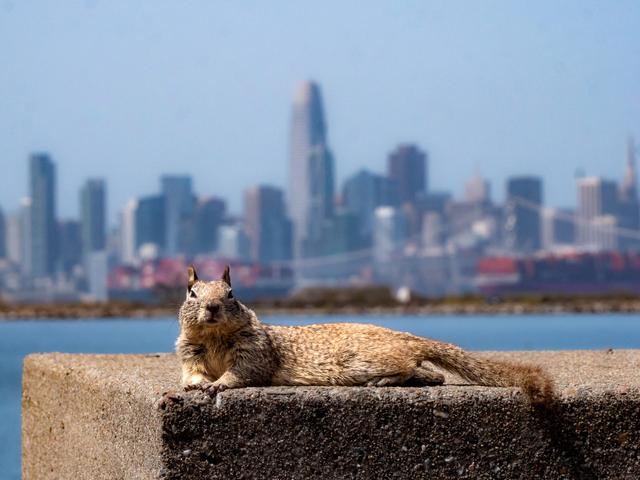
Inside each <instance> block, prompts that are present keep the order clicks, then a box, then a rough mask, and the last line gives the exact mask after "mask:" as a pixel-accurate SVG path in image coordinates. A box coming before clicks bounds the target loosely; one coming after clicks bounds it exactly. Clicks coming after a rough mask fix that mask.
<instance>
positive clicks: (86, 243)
mask: <svg viewBox="0 0 640 480" xmlns="http://www.w3.org/2000/svg"><path fill="white" fill-rule="evenodd" d="M80 222H81V225H82V227H81V228H82V252H83V254H84V256H87V255H89V254H90V253H92V252H99V251H102V250H104V249H105V246H106V238H107V219H106V187H105V182H104V180H103V179H90V180H87V182H86V183H85V184H84V185H83V187H82V188H81V190H80Z"/></svg>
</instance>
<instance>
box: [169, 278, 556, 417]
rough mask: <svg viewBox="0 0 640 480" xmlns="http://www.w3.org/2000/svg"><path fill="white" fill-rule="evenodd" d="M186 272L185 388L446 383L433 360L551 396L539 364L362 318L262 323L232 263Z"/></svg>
mask: <svg viewBox="0 0 640 480" xmlns="http://www.w3.org/2000/svg"><path fill="white" fill-rule="evenodd" d="M188 277H189V279H188V283H187V294H186V299H185V300H184V302H183V303H182V306H181V307H180V312H179V321H180V334H179V336H178V338H177V340H176V352H177V355H178V357H179V359H180V361H181V363H182V384H183V386H184V389H185V390H193V389H199V390H203V391H205V392H206V393H208V394H210V395H215V394H216V393H217V392H221V391H223V390H226V389H229V388H240V387H248V386H270V385H274V386H275V385H281V386H283V385H287V386H294V385H325V386H328V385H330V386H375V387H383V386H399V385H408V386H431V385H442V384H443V383H444V376H443V375H442V374H441V373H439V372H437V371H436V370H434V369H433V368H432V365H435V366H437V367H439V368H442V369H444V370H446V371H450V372H453V373H456V374H458V375H459V376H460V377H462V378H464V379H465V380H468V381H471V382H473V383H475V384H478V385H484V386H497V387H508V386H515V387H520V389H521V390H522V391H523V392H524V393H525V394H526V395H527V397H528V398H529V400H530V402H531V404H532V405H534V406H536V405H548V404H549V403H550V402H551V400H552V399H553V396H554V390H553V384H552V381H551V379H550V378H549V376H548V375H547V374H546V372H545V371H544V370H542V369H541V368H539V367H536V366H531V365H519V364H515V363H507V362H499V361H489V360H485V359H481V358H479V357H477V356H475V355H474V354H472V353H469V352H466V351H465V350H463V349H462V348H460V347H458V346H456V345H452V344H449V343H443V342H439V341H435V340H431V339H427V338H423V337H419V336H416V335H412V334H410V333H404V332H398V331H394V330H391V329H388V328H383V327H379V326H375V325H366V324H358V323H328V324H318V325H309V326H297V327H287V326H275V325H267V324H264V323H262V322H260V320H259V319H258V317H257V316H256V314H255V313H254V312H253V310H251V309H249V308H248V307H246V306H245V305H243V304H242V303H241V302H240V301H239V300H238V299H237V298H236V297H235V296H234V295H233V290H232V288H231V276H230V273H229V266H227V267H226V268H225V270H224V273H223V274H222V276H221V278H220V280H216V281H211V282H204V281H202V280H199V279H198V276H197V273H196V270H195V268H194V267H192V266H191V267H189V268H188Z"/></svg>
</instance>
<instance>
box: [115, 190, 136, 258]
mask: <svg viewBox="0 0 640 480" xmlns="http://www.w3.org/2000/svg"><path fill="white" fill-rule="evenodd" d="M137 210H138V200H137V199H132V200H129V201H128V202H127V204H126V205H125V207H124V209H123V210H122V213H121V214H120V248H119V250H120V262H122V263H123V264H125V265H133V264H135V263H136V258H137V246H136V212H137Z"/></svg>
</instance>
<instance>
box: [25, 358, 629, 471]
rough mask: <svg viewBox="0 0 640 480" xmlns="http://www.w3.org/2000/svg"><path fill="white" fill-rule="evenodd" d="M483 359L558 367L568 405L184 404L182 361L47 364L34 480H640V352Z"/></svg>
mask: <svg viewBox="0 0 640 480" xmlns="http://www.w3.org/2000/svg"><path fill="white" fill-rule="evenodd" d="M484 355H487V356H490V357H494V358H500V359H509V360H517V361H526V362H532V363H536V364H539V365H542V366H544V367H545V368H547V369H548V370H549V371H550V372H551V373H552V374H553V376H554V378H555V379H556V382H557V385H558V389H559V391H560V396H561V402H560V404H559V406H558V407H557V408H556V409H554V410H552V411H549V412H545V413H544V414H540V413H536V411H534V410H533V409H532V408H531V407H530V406H529V405H528V404H527V402H526V400H525V399H524V398H523V396H522V395H521V394H520V392H519V391H518V390H517V389H510V388H487V387H476V386H468V385H463V384H461V382H460V381H459V380H456V379H455V378H454V377H451V376H448V377H447V380H448V382H449V384H448V385H445V386H443V387H429V388H344V387H340V388H330V387H297V388H290V387H271V388H246V389H238V390H230V391H226V392H223V393H222V394H220V395H218V397H217V398H214V399H210V398H208V397H207V396H205V395H204V394H202V393H200V392H189V393H183V392H180V391H179V387H178V384H177V382H178V379H179V367H178V364H177V360H176V358H175V357H174V356H173V355H164V354H163V355H158V356H134V355H129V356H120V355H86V356H81V355H64V354H46V355H32V356H30V357H28V358H27V360H26V361H25V368H24V380H23V387H24V388H23V467H22V468H23V477H24V478H25V479H40V478H52V479H54V478H55V479H60V478H64V479H67V478H69V479H81V478H91V479H102V478H105V479H106V478H109V479H113V478H122V479H137V478H166V479H169V478H171V479H173V478H176V479H178V478H180V479H201V478H225V479H226V478H431V479H432V478H451V477H454V478H488V479H489V478H491V479H495V478H554V479H555V478H629V479H632V478H633V479H635V478H640V381H639V379H638V376H639V375H640V374H639V371H640V369H639V368H638V367H640V351H609V352H537V353H533V352H511V353H500V354H497V353H491V354H484ZM171 390H173V391H174V393H170V394H168V395H164V396H163V393H164V392H166V391H171Z"/></svg>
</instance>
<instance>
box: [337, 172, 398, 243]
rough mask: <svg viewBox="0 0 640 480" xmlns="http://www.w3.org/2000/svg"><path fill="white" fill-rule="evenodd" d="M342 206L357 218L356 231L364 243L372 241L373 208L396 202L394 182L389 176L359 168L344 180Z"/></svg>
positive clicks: (391, 204) (392, 204)
mask: <svg viewBox="0 0 640 480" xmlns="http://www.w3.org/2000/svg"><path fill="white" fill-rule="evenodd" d="M342 198H343V203H344V207H345V208H346V209H347V210H349V211H351V212H352V213H353V214H355V216H356V218H357V220H358V232H359V236H360V237H361V240H362V241H363V242H364V243H366V244H371V242H372V241H373V223H374V214H373V212H374V210H375V209H376V208H377V207H380V206H383V205H386V206H394V205H396V203H397V191H396V185H395V183H394V182H393V181H392V180H390V179H389V178H387V177H385V176H383V175H378V174H376V173H372V172H370V171H368V170H360V171H359V172H357V173H356V174H355V175H353V176H351V177H349V178H348V179H347V180H346V181H345V182H344V187H343V190H342Z"/></svg>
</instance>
